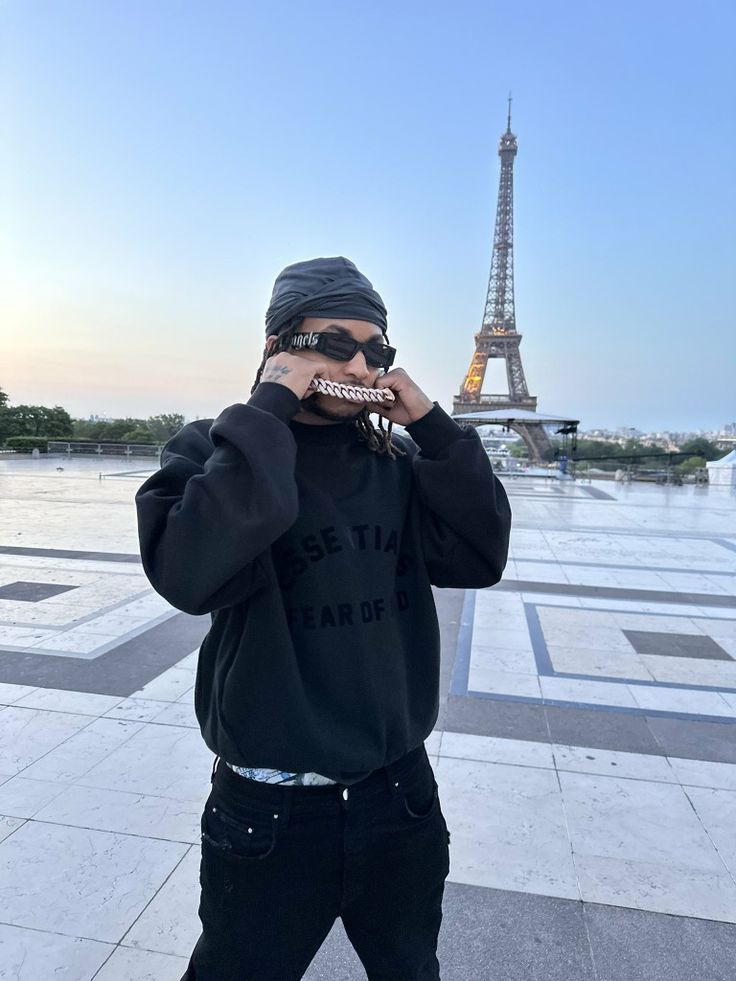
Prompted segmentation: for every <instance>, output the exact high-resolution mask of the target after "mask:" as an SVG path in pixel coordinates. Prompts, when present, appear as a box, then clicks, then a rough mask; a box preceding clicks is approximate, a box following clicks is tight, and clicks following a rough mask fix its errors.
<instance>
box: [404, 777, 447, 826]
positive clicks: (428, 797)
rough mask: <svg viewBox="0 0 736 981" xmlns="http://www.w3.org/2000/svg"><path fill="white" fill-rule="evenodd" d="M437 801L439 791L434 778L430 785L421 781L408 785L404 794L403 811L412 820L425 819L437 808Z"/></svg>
mask: <svg viewBox="0 0 736 981" xmlns="http://www.w3.org/2000/svg"><path fill="white" fill-rule="evenodd" d="M439 803H440V798H439V792H438V790H437V784H436V782H435V781H434V779H433V780H432V783H431V784H430V785H427V784H425V783H422V784H419V785H417V786H414V787H410V788H409V789H408V790H407V791H406V792H405V794H404V811H405V812H406V814H407V815H408V816H409V817H410V818H411V819H412V821H426V820H427V818H430V817H432V815H433V814H434V813H435V812H436V811H437V810H438V809H439Z"/></svg>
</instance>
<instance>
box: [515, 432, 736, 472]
mask: <svg viewBox="0 0 736 981" xmlns="http://www.w3.org/2000/svg"><path fill="white" fill-rule="evenodd" d="M551 443H552V448H551V449H550V450H548V451H547V453H546V455H545V459H546V460H547V462H548V463H552V462H554V461H555V460H556V459H557V458H558V456H559V454H560V453H561V452H562V441H561V440H559V439H553V440H551ZM510 453H511V455H512V456H515V457H519V458H522V459H523V458H524V457H527V456H528V455H529V454H528V451H527V448H526V446H525V444H524V443H523V442H519V443H516V444H514V445H513V446H512V447H511V449H510ZM567 453H568V456H569V457H570V458H572V453H571V451H570V449H569V446H568V451H567ZM722 456H724V451H723V450H721V449H719V448H718V447H717V446H716V445H715V444H714V443H711V441H710V440H708V439H705V438H704V437H701V436H699V437H697V438H695V439H690V440H688V441H687V442H686V443H683V444H682V446H680V447H679V449H678V451H677V452H676V453H670V452H669V451H667V450H664V449H662V448H661V447H657V446H647V445H646V444H645V443H642V442H640V441H639V440H636V439H627V440H626V442H625V443H623V444H619V443H607V442H605V441H604V440H600V439H579V440H578V445H577V449H576V451H575V459H576V460H577V461H578V462H579V463H580V464H581V465H585V466H589V467H591V468H593V469H598V470H619V469H623V468H625V467H636V468H642V469H645V470H662V469H665V468H666V467H667V466H668V465H670V466H673V467H676V468H677V470H678V471H679V472H680V473H692V472H693V471H694V470H697V469H698V468H700V467H704V466H705V465H706V463H707V461H708V460H718V459H719V458H720V457H722Z"/></svg>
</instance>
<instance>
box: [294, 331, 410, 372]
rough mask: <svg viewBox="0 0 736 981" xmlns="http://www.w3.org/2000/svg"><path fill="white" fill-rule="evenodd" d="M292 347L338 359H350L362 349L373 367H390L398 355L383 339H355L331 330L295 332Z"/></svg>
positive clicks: (368, 362)
mask: <svg viewBox="0 0 736 981" xmlns="http://www.w3.org/2000/svg"><path fill="white" fill-rule="evenodd" d="M291 347H292V348H294V349H295V350H297V351H299V350H304V349H308V350H310V351H319V352H320V354H324V355H325V357H327V358H334V359H335V360H336V361H350V360H351V359H352V358H354V357H355V355H356V354H357V353H358V351H362V352H363V354H364V356H365V362H366V364H367V365H370V367H371V368H390V367H391V365H392V364H393V363H394V358H395V357H396V348H395V347H389V345H388V344H384V343H383V341H379V340H371V341H363V342H361V341H354V340H353V338H352V337H348V336H347V335H346V334H334V333H332V332H330V331H320V332H319V333H317V332H315V333H307V334H294V336H293V337H292V339H291Z"/></svg>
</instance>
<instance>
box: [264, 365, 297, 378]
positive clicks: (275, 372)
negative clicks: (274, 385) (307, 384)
mask: <svg viewBox="0 0 736 981" xmlns="http://www.w3.org/2000/svg"><path fill="white" fill-rule="evenodd" d="M290 371H291V368H287V367H285V366H283V365H279V366H276V365H271V366H270V367H268V368H266V369H265V371H264V372H263V374H262V375H261V381H278V379H279V378H280V377H282V375H288V374H289V372H290Z"/></svg>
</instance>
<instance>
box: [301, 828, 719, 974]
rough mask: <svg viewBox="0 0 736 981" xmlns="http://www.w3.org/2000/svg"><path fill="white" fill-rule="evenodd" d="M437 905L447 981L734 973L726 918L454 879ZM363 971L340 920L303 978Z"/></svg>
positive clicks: (442, 958) (440, 957) (446, 887)
mask: <svg viewBox="0 0 736 981" xmlns="http://www.w3.org/2000/svg"><path fill="white" fill-rule="evenodd" d="M450 832H452V828H450ZM452 848H453V845H452V843H451V844H450V849H451V850H452ZM490 861H493V856H491V857H490ZM442 907H443V916H442V928H441V930H440V938H439V948H438V951H437V954H438V957H439V962H440V967H441V971H442V978H443V981H691V979H693V978H697V979H699V981H733V965H734V958H735V957H736V934H735V932H734V926H733V924H732V923H720V922H718V921H715V920H704V919H697V918H695V917H690V916H673V915H670V914H668V913H652V912H649V911H646V910H638V909H625V908H624V907H622V906H604V905H602V904H598V903H587V902H580V901H579V900H575V899H559V898H556V897H554V896H537V895H534V894H533V893H526V892H516V891H511V890H506V889H490V888H485V887H483V886H471V885H465V884H461V883H458V882H447V884H446V885H445V895H444V901H443V904H442ZM365 976H366V975H365V969H364V968H363V966H362V965H361V963H360V961H359V960H358V956H357V954H356V953H355V951H354V950H353V948H352V947H351V945H350V941H349V940H348V938H347V935H346V933H345V929H344V927H343V925H342V921H341V920H337V921H336V923H335V925H334V926H333V928H332V930H331V931H330V933H329V935H328V936H327V939H326V940H325V942H324V944H323V945H322V947H321V949H320V950H319V952H318V954H317V955H316V957H315V958H314V960H313V961H312V963H311V964H310V966H309V969H308V970H307V973H306V974H305V975H304V981H365Z"/></svg>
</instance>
